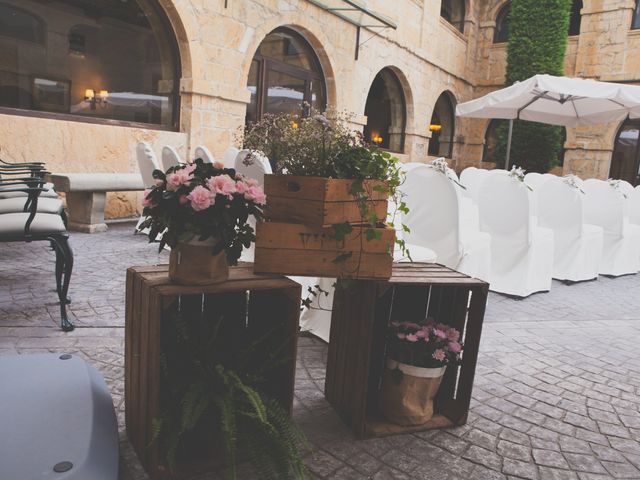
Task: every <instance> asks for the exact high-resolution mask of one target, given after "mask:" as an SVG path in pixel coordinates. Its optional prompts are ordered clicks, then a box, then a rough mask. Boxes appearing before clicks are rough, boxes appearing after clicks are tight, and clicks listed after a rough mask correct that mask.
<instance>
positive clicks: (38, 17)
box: [0, 1, 47, 47]
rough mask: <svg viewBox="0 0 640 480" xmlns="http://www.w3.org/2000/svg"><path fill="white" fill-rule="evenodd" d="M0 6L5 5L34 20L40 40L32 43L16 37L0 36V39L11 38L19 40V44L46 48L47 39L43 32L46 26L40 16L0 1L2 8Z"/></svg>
mask: <svg viewBox="0 0 640 480" xmlns="http://www.w3.org/2000/svg"><path fill="white" fill-rule="evenodd" d="M2 5H6V6H8V7H11V8H12V9H14V10H17V11H19V12H23V13H24V14H26V15H28V16H30V17H33V18H34V19H35V20H36V22H38V27H39V28H40V32H39V34H40V35H41V36H42V38H41V39H40V41H39V42H34V41H32V40H26V39H24V38H18V37H8V36H6V35H1V34H0V38H11V39H13V40H19V41H21V42H27V43H30V44H33V45H41V46H43V47H46V46H47V42H46V40H47V38H46V31H45V25H46V24H45V22H44V20H42V17H41V16H40V15H35V14H33V13H32V12H30V11H29V10H25V9H24V8H20V7H16V6H14V5H11V4H10V3H6V2H2V1H0V6H2Z"/></svg>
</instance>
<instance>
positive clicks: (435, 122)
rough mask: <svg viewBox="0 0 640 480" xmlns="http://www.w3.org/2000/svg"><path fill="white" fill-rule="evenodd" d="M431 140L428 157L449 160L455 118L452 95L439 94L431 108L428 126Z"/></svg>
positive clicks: (446, 93) (451, 150)
mask: <svg viewBox="0 0 640 480" xmlns="http://www.w3.org/2000/svg"><path fill="white" fill-rule="evenodd" d="M429 131H430V132H431V140H429V155H432V156H437V157H446V158H451V154H452V152H453V135H454V132H455V116H454V105H453V100H452V95H451V94H450V93H448V92H444V93H442V94H440V96H439V97H438V100H437V101H436V105H435V107H433V114H432V115H431V123H430V124H429Z"/></svg>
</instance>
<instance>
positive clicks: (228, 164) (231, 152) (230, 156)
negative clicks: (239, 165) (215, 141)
mask: <svg viewBox="0 0 640 480" xmlns="http://www.w3.org/2000/svg"><path fill="white" fill-rule="evenodd" d="M238 153H240V150H238V149H237V148H236V147H229V148H227V149H226V150H225V152H224V155H223V156H222V163H224V168H235V166H236V157H237V156H238Z"/></svg>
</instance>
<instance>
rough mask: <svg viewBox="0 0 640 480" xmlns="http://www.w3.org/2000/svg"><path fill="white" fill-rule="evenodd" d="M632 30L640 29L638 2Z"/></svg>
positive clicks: (638, 2) (637, 2)
mask: <svg viewBox="0 0 640 480" xmlns="http://www.w3.org/2000/svg"><path fill="white" fill-rule="evenodd" d="M631 28H632V29H636V28H640V1H638V0H636V9H635V10H634V11H633V20H632V21H631Z"/></svg>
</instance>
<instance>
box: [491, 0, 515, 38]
mask: <svg viewBox="0 0 640 480" xmlns="http://www.w3.org/2000/svg"><path fill="white" fill-rule="evenodd" d="M510 13H511V2H508V3H506V4H505V5H504V6H503V7H502V8H501V9H500V11H499V12H498V15H497V16H496V29H495V31H494V32H493V43H505V42H508V41H509V14H510Z"/></svg>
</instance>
